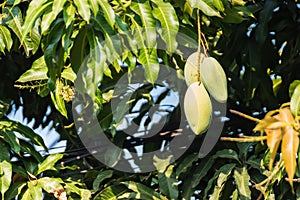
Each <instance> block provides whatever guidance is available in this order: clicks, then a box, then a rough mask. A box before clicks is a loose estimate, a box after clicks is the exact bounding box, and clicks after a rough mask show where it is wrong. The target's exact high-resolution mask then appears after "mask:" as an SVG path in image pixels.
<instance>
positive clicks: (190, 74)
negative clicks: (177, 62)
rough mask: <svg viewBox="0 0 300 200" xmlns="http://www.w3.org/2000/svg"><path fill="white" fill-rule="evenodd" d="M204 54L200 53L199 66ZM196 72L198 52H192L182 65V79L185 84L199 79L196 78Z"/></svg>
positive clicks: (197, 72)
mask: <svg viewBox="0 0 300 200" xmlns="http://www.w3.org/2000/svg"><path fill="white" fill-rule="evenodd" d="M204 57H205V56H204V54H203V53H200V66H201V62H202V61H203V59H204ZM198 74H199V70H198V52H195V53H192V54H191V55H190V56H189V57H188V59H187V61H186V63H185V66H184V79H185V82H186V84H187V86H189V85H191V84H192V83H194V82H197V81H199V80H198Z"/></svg>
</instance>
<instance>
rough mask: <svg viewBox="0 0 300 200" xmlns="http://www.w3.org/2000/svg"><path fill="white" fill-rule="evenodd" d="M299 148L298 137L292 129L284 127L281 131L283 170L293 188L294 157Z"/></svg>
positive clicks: (295, 163) (295, 161)
mask: <svg viewBox="0 0 300 200" xmlns="http://www.w3.org/2000/svg"><path fill="white" fill-rule="evenodd" d="M298 148H299V136H298V133H297V132H296V131H295V130H294V129H293V127H291V126H290V127H285V128H284V130H283V137H282V144H281V152H282V157H283V161H284V166H285V170H286V172H287V174H288V181H289V183H290V185H291V187H292V188H293V178H294V175H295V172H296V166H297V160H296V155H297V152H298Z"/></svg>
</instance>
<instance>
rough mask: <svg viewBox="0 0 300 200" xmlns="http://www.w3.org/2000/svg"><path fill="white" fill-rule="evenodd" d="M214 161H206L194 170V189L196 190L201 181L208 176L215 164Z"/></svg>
mask: <svg viewBox="0 0 300 200" xmlns="http://www.w3.org/2000/svg"><path fill="white" fill-rule="evenodd" d="M214 162H215V161H214V159H211V158H210V159H204V160H202V161H201V162H200V164H199V165H198V166H197V167H196V168H195V170H193V178H192V187H193V188H195V187H196V186H197V185H198V184H199V183H200V181H201V179H202V178H203V177H204V176H205V175H206V174H207V172H208V171H209V170H210V169H211V167H212V165H213V164H214Z"/></svg>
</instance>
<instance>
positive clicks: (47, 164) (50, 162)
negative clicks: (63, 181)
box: [36, 154, 63, 175]
mask: <svg viewBox="0 0 300 200" xmlns="http://www.w3.org/2000/svg"><path fill="white" fill-rule="evenodd" d="M62 157H63V154H51V155H49V156H48V157H47V158H46V159H45V160H44V161H43V162H42V163H41V164H39V166H38V170H37V172H36V175H39V174H41V173H42V172H44V171H47V170H56V169H55V168H54V165H55V163H56V162H57V161H58V160H60V159H61V158H62Z"/></svg>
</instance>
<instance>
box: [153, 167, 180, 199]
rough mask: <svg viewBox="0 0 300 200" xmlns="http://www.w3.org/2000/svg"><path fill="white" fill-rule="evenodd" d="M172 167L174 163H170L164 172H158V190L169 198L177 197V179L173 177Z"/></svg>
mask: <svg viewBox="0 0 300 200" xmlns="http://www.w3.org/2000/svg"><path fill="white" fill-rule="evenodd" d="M173 168H174V165H171V166H169V167H168V168H167V170H166V171H165V172H164V173H159V174H158V184H159V187H160V191H161V192H162V193H163V194H164V195H166V196H167V197H169V199H178V194H179V192H178V186H177V185H178V181H177V180H176V178H175V173H174V172H173Z"/></svg>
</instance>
